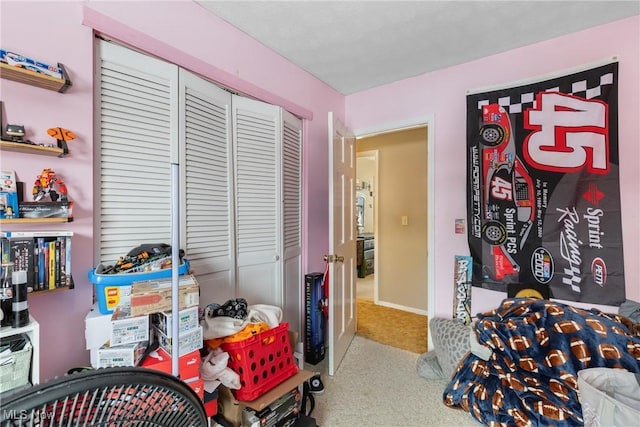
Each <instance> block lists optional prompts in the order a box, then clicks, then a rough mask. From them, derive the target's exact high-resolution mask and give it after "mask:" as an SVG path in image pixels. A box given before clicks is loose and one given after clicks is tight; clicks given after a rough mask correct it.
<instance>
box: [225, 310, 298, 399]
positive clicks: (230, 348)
mask: <svg viewBox="0 0 640 427" xmlns="http://www.w3.org/2000/svg"><path fill="white" fill-rule="evenodd" d="M288 330H289V324H288V323H286V322H283V323H281V324H280V325H279V326H276V327H275V328H272V329H269V330H268V331H265V332H262V333H260V334H258V335H255V336H253V337H251V338H247V339H246V340H243V341H238V342H231V343H224V344H222V346H221V347H222V350H224V351H226V352H227V353H229V362H228V366H229V368H231V369H232V370H233V371H234V372H236V373H237V374H238V375H239V376H240V385H241V387H240V389H238V390H232V392H233V395H234V396H235V398H236V399H238V400H244V401H250V400H254V399H257V398H258V397H260V396H261V395H263V394H264V393H266V392H267V391H269V390H271V389H272V388H274V387H275V386H277V385H278V384H280V383H281V382H283V381H284V380H286V379H287V378H289V377H291V376H293V375H295V373H296V372H298V367H297V366H296V364H295V362H294V360H293V350H292V349H291V344H290V343H289V333H288Z"/></svg>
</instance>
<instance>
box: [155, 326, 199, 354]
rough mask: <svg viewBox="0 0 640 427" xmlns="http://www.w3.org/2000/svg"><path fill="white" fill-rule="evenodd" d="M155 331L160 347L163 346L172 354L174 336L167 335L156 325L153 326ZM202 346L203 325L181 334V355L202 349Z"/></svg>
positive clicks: (179, 352)
mask: <svg viewBox="0 0 640 427" xmlns="http://www.w3.org/2000/svg"><path fill="white" fill-rule="evenodd" d="M153 331H154V336H155V338H156V339H157V340H158V344H160V347H162V348H163V349H164V350H165V351H166V352H167V353H169V354H172V352H171V348H172V346H173V338H169V337H167V336H166V335H165V334H163V333H162V332H160V331H159V330H158V329H157V328H155V327H154V328H153ZM202 346H203V341H202V326H200V325H198V327H197V328H195V329H193V330H191V331H189V332H186V333H184V334H180V340H179V343H178V354H179V356H184V355H186V354H188V353H191V352H192V351H196V350H199V349H201V348H202Z"/></svg>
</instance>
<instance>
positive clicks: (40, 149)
mask: <svg viewBox="0 0 640 427" xmlns="http://www.w3.org/2000/svg"><path fill="white" fill-rule="evenodd" d="M0 148H2V149H3V150H7V151H17V152H19V153H29V154H41V155H44V156H54V157H64V156H66V154H65V152H64V150H63V149H62V148H58V147H53V146H48V145H33V144H25V143H23V142H12V141H5V140H4V139H3V140H0Z"/></svg>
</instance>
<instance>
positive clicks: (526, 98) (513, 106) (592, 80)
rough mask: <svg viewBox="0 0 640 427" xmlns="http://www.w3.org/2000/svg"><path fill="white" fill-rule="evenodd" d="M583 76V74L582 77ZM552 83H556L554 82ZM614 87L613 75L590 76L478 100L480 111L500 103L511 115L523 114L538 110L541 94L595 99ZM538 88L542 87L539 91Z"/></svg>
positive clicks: (500, 93) (497, 93)
mask: <svg viewBox="0 0 640 427" xmlns="http://www.w3.org/2000/svg"><path fill="white" fill-rule="evenodd" d="M582 75H583V74H581V76H582ZM550 82H555V80H552V81H550ZM611 85H613V73H610V72H609V73H606V74H603V75H601V76H599V77H598V76H588V77H587V78H583V79H581V80H577V81H575V82H565V83H563V84H562V85H555V86H553V85H550V86H548V87H545V86H541V85H539V84H538V85H528V86H521V87H531V86H536V90H535V91H528V92H525V93H520V94H518V93H516V92H517V91H518V89H519V88H513V89H508V90H505V91H498V92H494V93H488V94H487V95H488V96H491V95H493V96H496V98H493V99H491V98H489V99H481V100H478V109H479V110H480V109H482V106H483V105H488V104H493V103H498V104H499V105H500V106H502V107H504V108H505V110H507V112H508V113H510V114H518V113H522V112H523V111H524V110H526V109H527V108H536V100H535V94H536V93H539V92H561V93H566V94H570V95H575V96H578V97H580V98H584V99H593V98H598V97H600V96H602V94H603V92H604V91H605V90H606V87H607V86H609V87H610V86H611ZM538 86H539V87H540V88H539V89H538ZM505 92H512V94H507V95H502V94H504V93H505Z"/></svg>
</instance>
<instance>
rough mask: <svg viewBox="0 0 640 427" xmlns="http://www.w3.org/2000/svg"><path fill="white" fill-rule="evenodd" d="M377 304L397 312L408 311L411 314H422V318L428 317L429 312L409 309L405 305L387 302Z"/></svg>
mask: <svg viewBox="0 0 640 427" xmlns="http://www.w3.org/2000/svg"><path fill="white" fill-rule="evenodd" d="M375 303H376V304H378V305H382V306H384V307H389V308H395V309H396V310H402V311H408V312H410V313H415V314H420V315H422V316H428V315H429V314H428V313H427V310H420V309H419V308H414V307H407V306H405V305H400V304H394V303H392V302H386V301H380V300H378V301H375Z"/></svg>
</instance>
